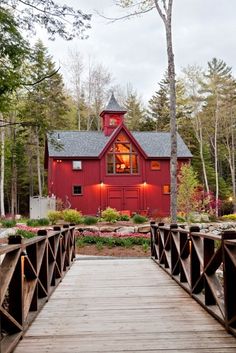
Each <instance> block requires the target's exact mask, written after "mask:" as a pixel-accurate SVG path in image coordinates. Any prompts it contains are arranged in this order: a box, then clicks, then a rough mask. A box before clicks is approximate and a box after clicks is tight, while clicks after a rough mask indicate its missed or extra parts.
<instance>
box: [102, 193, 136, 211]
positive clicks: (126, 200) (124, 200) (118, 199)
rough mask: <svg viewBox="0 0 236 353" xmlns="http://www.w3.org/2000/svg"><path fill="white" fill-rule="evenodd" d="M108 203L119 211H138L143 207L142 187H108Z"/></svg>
mask: <svg viewBox="0 0 236 353" xmlns="http://www.w3.org/2000/svg"><path fill="white" fill-rule="evenodd" d="M107 205H108V206H110V207H112V208H116V209H117V210H118V211H121V210H130V211H131V212H137V211H138V210H139V209H140V208H141V200H140V189H139V188H135V187H111V188H108V198H107Z"/></svg>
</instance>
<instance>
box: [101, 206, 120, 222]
mask: <svg viewBox="0 0 236 353" xmlns="http://www.w3.org/2000/svg"><path fill="white" fill-rule="evenodd" d="M119 216H120V213H119V212H118V211H117V210H116V209H115V208H111V207H107V208H106V209H105V210H104V211H102V218H103V219H104V221H106V222H112V223H114V222H116V221H117V220H118V219H119Z"/></svg>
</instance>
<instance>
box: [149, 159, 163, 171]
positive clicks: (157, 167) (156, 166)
mask: <svg viewBox="0 0 236 353" xmlns="http://www.w3.org/2000/svg"><path fill="white" fill-rule="evenodd" d="M160 169H161V164H160V162H159V161H151V170H160Z"/></svg>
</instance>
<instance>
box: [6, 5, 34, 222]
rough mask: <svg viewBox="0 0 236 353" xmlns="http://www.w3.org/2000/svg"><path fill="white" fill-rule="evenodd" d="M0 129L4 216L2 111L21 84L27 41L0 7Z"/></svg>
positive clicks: (11, 18) (8, 13)
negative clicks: (12, 93)
mask: <svg viewBox="0 0 236 353" xmlns="http://www.w3.org/2000/svg"><path fill="white" fill-rule="evenodd" d="M0 38H1V45H0V129H1V174H0V208H1V216H2V217H4V216H5V207H4V180H5V179H4V176H5V125H7V124H6V122H5V120H4V115H3V112H6V111H7V110H8V109H9V106H10V94H11V92H12V91H13V90H15V89H16V88H17V87H19V86H20V84H21V66H22V61H23V60H24V58H25V57H26V55H27V54H28V45H27V42H26V41H25V40H24V39H23V38H22V36H21V34H20V32H19V29H18V26H17V23H16V22H15V21H14V18H13V17H12V15H11V14H10V12H9V11H7V10H4V9H2V8H1V7H0Z"/></svg>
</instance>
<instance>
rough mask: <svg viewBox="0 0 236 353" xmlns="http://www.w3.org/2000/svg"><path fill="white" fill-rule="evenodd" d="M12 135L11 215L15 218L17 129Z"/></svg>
mask: <svg viewBox="0 0 236 353" xmlns="http://www.w3.org/2000/svg"><path fill="white" fill-rule="evenodd" d="M11 130H12V131H11V134H12V137H13V138H12V140H13V143H12V152H11V215H12V217H13V218H15V215H16V213H17V166H16V154H15V148H16V130H15V127H13V128H12V129H11Z"/></svg>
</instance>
